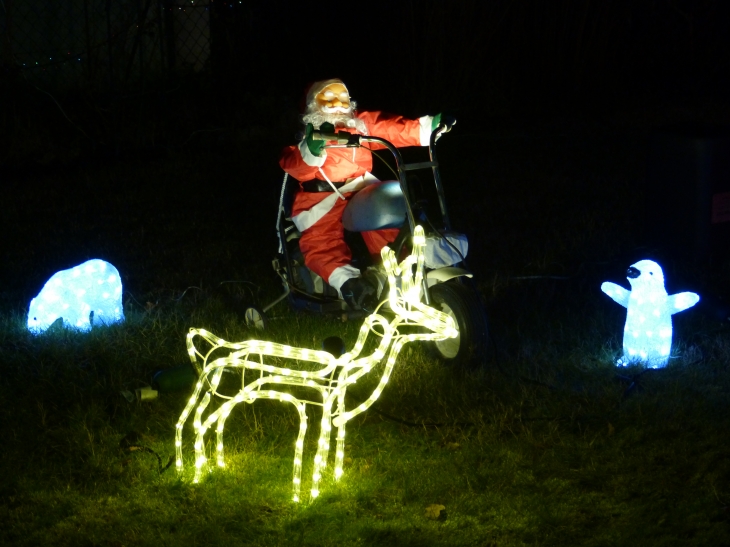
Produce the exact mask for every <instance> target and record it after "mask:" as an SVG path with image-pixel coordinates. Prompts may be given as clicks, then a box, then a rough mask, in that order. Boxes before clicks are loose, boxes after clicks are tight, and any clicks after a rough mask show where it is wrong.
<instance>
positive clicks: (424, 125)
mask: <svg viewBox="0 0 730 547" xmlns="http://www.w3.org/2000/svg"><path fill="white" fill-rule="evenodd" d="M418 123H419V124H420V126H421V128H420V129H421V131H420V135H419V138H420V139H421V146H428V145H429V143H430V142H431V124H432V123H433V116H422V117H420V118H418Z"/></svg>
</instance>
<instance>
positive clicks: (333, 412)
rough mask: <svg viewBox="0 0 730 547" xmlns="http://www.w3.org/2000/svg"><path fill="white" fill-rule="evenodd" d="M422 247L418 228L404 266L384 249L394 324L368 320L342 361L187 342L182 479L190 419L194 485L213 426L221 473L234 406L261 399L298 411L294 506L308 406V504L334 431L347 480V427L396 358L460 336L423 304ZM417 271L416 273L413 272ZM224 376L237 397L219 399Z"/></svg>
mask: <svg viewBox="0 0 730 547" xmlns="http://www.w3.org/2000/svg"><path fill="white" fill-rule="evenodd" d="M425 246H426V244H425V238H424V236H423V229H422V228H421V227H420V226H417V227H416V230H415V234H414V237H413V247H414V253H413V254H412V255H410V256H408V257H406V258H405V259H404V260H403V262H401V263H400V264H398V262H397V261H396V259H395V255H394V253H393V251H392V250H391V249H390V248H388V247H384V248H383V250H382V252H381V255H382V258H383V264H384V266H385V269H386V272H387V273H388V281H389V284H390V288H389V293H388V303H389V304H390V309H391V311H392V313H393V317H392V318H391V319H387V318H386V317H384V316H383V315H380V314H379V313H377V311H378V310H376V312H375V313H372V314H371V315H369V316H368V317H366V318H365V321H364V322H363V325H362V327H361V328H360V332H359V335H358V338H357V341H356V343H355V346H354V348H353V349H352V350H351V351H350V352H348V353H344V354H343V355H341V356H340V357H339V358H336V357H335V356H334V355H332V354H331V353H328V352H326V351H316V350H310V349H306V348H295V347H291V346H287V345H283V344H276V343H274V342H265V341H260V340H249V341H246V342H237V343H231V342H227V341H225V340H222V339H221V338H218V337H217V336H215V335H213V334H211V333H209V332H207V331H206V330H204V329H191V330H190V333H188V335H187V346H188V353H189V355H190V359H191V361H192V362H193V366H194V367H195V369H196V370H197V371H198V374H199V382H198V383H197V384H196V386H195V390H194V393H193V395H192V397H191V398H190V399H189V401H188V404H187V405H186V406H185V409H184V410H183V412H182V414H181V415H180V419H179V420H178V423H177V425H176V426H175V449H176V456H177V460H176V464H177V469H178V471H182V469H183V456H182V432H183V425H184V424H185V422H186V421H187V420H188V418H189V417H190V415H191V414H192V415H193V422H194V423H193V425H194V431H195V434H196V438H195V442H194V444H193V448H194V451H195V476H194V479H193V481H194V482H198V481H199V480H200V478H201V477H202V475H203V472H204V466H205V464H206V462H207V461H208V459H207V457H206V454H205V447H206V443H205V438H204V437H205V433H206V432H207V430H208V429H209V428H211V427H213V426H214V425H215V426H216V435H217V439H216V443H215V450H216V461H217V462H218V465H219V466H222V465H223V425H224V423H225V420H226V418H227V416H228V414H229V413H230V412H231V410H232V408H233V406H235V405H236V404H238V403H241V402H246V403H253V402H254V401H255V400H257V399H272V400H278V401H281V402H284V403H291V404H293V405H294V408H295V409H296V411H297V412H298V413H299V424H300V427H299V434H298V436H297V439H296V442H295V443H294V477H293V481H292V483H293V489H294V493H293V498H292V499H293V500H294V501H299V499H300V488H301V471H302V456H303V451H304V437H305V435H306V432H307V414H306V405H307V404H314V405H317V406H321V407H322V418H321V421H320V433H319V440H318V442H317V452H316V454H315V456H314V459H313V470H312V485H311V489H310V495H311V497H312V498H316V497H317V496H318V495H319V482H320V480H321V478H322V471H323V470H324V469H325V468H326V467H327V461H328V456H329V450H330V445H331V433H332V427H333V426H334V427H335V428H336V429H337V431H336V444H337V446H336V450H335V462H334V477H335V479H339V478H340V477H341V476H342V474H343V462H344V459H345V425H346V423H347V422H348V421H349V420H351V419H352V418H354V417H355V416H357V415H358V414H360V413H361V412H364V411H365V410H367V409H368V408H370V406H371V405H372V404H373V403H374V402H375V401H376V400H377V398H378V397H379V396H380V394H381V393H382V391H383V388H384V386H385V384H386V383H387V382H388V379H389V378H390V374H391V372H392V370H393V366H394V365H395V361H396V357H397V355H398V353H399V352H400V350H401V348H402V347H403V346H404V345H405V343H406V342H413V341H416V340H432V341H439V340H445V339H447V338H452V337H455V336H457V334H458V331H457V330H456V325H455V323H454V320H453V319H452V318H451V317H450V316H449V315H447V314H445V313H443V312H441V311H439V310H436V309H434V308H432V307H430V306H427V305H426V304H424V303H422V302H421V295H422V288H423V264H424V261H423V254H424V248H425ZM414 266H415V273H414V272H413V270H414V268H413V267H414ZM396 278H397V279H396ZM406 326H407V327H408V330H409V331H413V330H414V327H422V328H423V329H425V330H424V332H418V333H414V332H410V333H409V334H408V335H405V334H402V333H401V332H400V331H399V328H401V327H406ZM370 334H373V335H375V336H376V337H377V338H379V342H378V345H377V348H376V349H375V350H374V351H373V353H372V354H371V355H360V352H361V351H362V349H363V348H364V347H365V340H366V339H367V337H368V335H370ZM198 337H199V338H202V339H203V340H204V341H206V342H207V344H208V346H209V349H208V350H207V351H205V352H203V351H201V350H200V349H198V347H196V346H195V340H196V338H198ZM223 352H226V353H225V355H222V356H219V355H220V354H221V353H223ZM265 357H269V358H275V359H276V360H277V361H280V360H289V361H293V362H294V364H297V363H304V362H307V363H314V364H316V365H319V366H320V368H319V369H318V370H308V371H303V370H297V369H295V368H294V367H292V366H291V364H289V366H287V367H280V366H275V365H272V364H266V363H264V358H265ZM381 362H384V367H383V368H382V371H383V373H382V376H381V378H380V381H379V383H378V384H377V386H376V387H375V389H374V390H373V393H372V394H371V395H370V396H369V397H368V398H367V400H366V401H365V402H364V403H362V404H360V405H359V406H358V407H356V408H354V409H351V410H349V411H348V410H346V409H345V392H346V390H347V386H349V385H352V384H354V383H355V382H357V380H359V379H360V378H362V377H363V376H364V375H365V374H367V373H368V372H370V371H371V370H372V369H373V368H374V367H375V366H376V365H378V364H380V363H381ZM224 370H227V371H229V372H237V373H238V374H239V375H240V379H241V382H240V384H239V385H240V386H242V387H241V388H240V390H239V391H238V393H236V394H235V395H225V394H223V393H221V392H220V391H219V389H220V387H219V380H220V378H221V376H222V373H223V371H224ZM248 370H251V371H255V372H256V374H255V375H254V376H253V378H249V382H248V383H246V381H245V378H244V376H245V373H246V371H248ZM286 386H294V387H296V388H307V389H308V390H310V391H311V390H314V392H315V393H316V394H318V395H319V399H318V400H317V401H314V400H310V399H300V398H297V396H295V395H294V394H292V393H289V392H288V391H285V389H286ZM299 391H301V390H298V391H297V393H299ZM211 396H216V397H218V398H220V399H222V400H224V401H225V402H223V403H222V404H221V405H220V406H219V407H218V409H217V410H214V411H210V412H209V413H208V414H207V415H204V412H205V410H206V408H207V407H208V405H209V403H210V400H211Z"/></svg>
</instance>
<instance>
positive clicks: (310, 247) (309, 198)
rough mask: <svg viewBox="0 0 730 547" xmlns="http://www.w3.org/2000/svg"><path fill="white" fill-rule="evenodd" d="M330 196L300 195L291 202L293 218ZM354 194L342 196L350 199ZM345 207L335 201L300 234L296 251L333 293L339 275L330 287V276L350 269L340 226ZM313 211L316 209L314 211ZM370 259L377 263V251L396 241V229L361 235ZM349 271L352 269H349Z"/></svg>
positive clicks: (341, 201)
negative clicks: (339, 270)
mask: <svg viewBox="0 0 730 547" xmlns="http://www.w3.org/2000/svg"><path fill="white" fill-rule="evenodd" d="M331 195H332V194H331V193H330V192H299V193H298V194H297V195H296V196H295V198H294V206H293V212H294V215H295V216H296V215H297V214H299V213H301V212H302V211H309V210H312V208H313V207H315V206H316V205H317V204H319V203H320V202H321V201H322V200H324V199H325V198H327V197H328V196H331ZM352 195H354V193H353V192H349V193H347V194H345V198H348V199H349V198H350V197H351V196H352ZM346 205H347V201H346V200H342V199H339V198H338V199H336V200H335V202H334V204H333V205H332V207H331V208H330V209H329V210H327V211H326V212H324V214H323V215H322V216H321V217H320V218H319V219H318V220H317V221H316V222H315V223H314V224H312V225H311V226H310V227H308V228H306V229H305V230H303V231H302V237H301V239H300V240H299V248H300V249H301V251H302V254H303V255H304V263H305V264H306V265H307V267H308V268H309V269H310V270H312V271H313V272H314V273H316V274H317V275H319V276H320V277H321V278H322V279H324V280H325V281H327V282H328V283H329V284H330V285H332V286H334V287H335V288H336V289H339V288H340V285H341V284H342V283H341V282H339V283H338V282H337V281H338V280H341V278H342V275H336V276H335V277H336V278H337V279H333V280H332V281H333V282H334V283H330V277H331V276H332V273H333V272H335V270H337V269H338V268H342V267H344V266H350V260H351V259H352V252H351V251H350V248H349V247H348V246H347V243H345V229H344V227H343V226H342V213H343V211H344V209H345V206H346ZM315 208H316V207H315ZM361 234H362V237H363V239H364V240H365V245H366V246H367V248H368V251H369V252H370V256H371V257H372V258H373V260H374V261H375V262H379V261H380V250H381V249H382V248H383V247H385V246H386V245H387V244H388V243H391V242H393V241H394V240H395V238H396V236H397V235H398V228H386V229H383V230H371V231H368V232H361ZM350 268H352V266H350ZM355 276H356V274H353V275H351V274H345V275H344V277H345V278H347V277H355Z"/></svg>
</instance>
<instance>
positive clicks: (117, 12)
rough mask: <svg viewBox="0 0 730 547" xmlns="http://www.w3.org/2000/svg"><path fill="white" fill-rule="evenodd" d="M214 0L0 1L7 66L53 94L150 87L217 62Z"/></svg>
mask: <svg viewBox="0 0 730 547" xmlns="http://www.w3.org/2000/svg"><path fill="white" fill-rule="evenodd" d="M211 4H212V0H187V1H183V0H0V66H1V65H5V66H6V67H12V68H13V69H14V70H16V71H19V72H20V74H21V75H22V76H23V77H24V78H25V79H26V80H28V81H29V82H31V83H32V84H34V85H37V86H44V87H49V88H53V89H63V88H75V87H85V88H89V87H91V88H93V89H98V90H109V91H116V90H120V89H129V88H133V89H134V88H139V87H140V86H141V87H144V86H145V85H146V84H147V83H148V82H150V81H153V80H154V79H155V78H158V77H160V76H161V75H163V74H165V73H167V72H169V71H170V70H189V71H200V70H203V69H204V68H206V66H207V64H208V62H209V59H210V50H211V47H210V44H211V39H210V19H211V18H210V11H211Z"/></svg>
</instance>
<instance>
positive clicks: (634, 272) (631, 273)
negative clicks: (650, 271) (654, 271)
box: [626, 266, 641, 279]
mask: <svg viewBox="0 0 730 547" xmlns="http://www.w3.org/2000/svg"><path fill="white" fill-rule="evenodd" d="M640 275H641V272H640V271H639V270H638V269H637V268H634V267H633V266H631V267H630V268H629V269H628V270H626V277H628V278H629V279H636V278H637V277H639V276H640Z"/></svg>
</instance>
